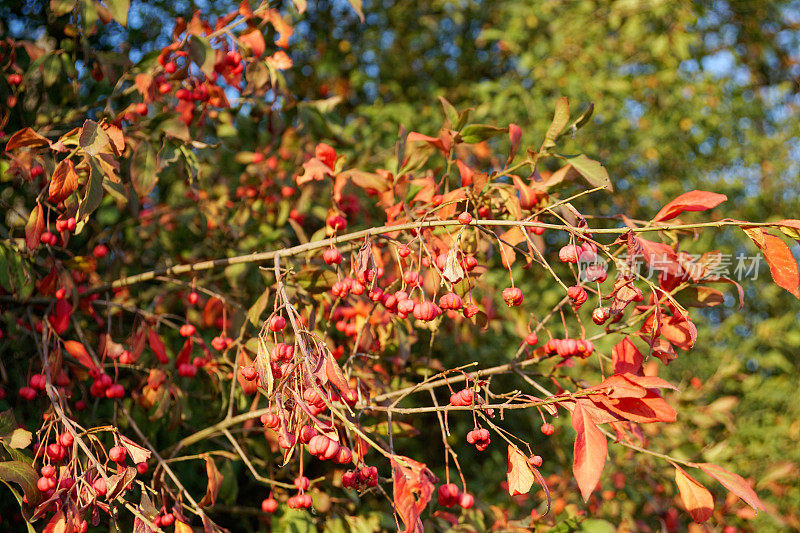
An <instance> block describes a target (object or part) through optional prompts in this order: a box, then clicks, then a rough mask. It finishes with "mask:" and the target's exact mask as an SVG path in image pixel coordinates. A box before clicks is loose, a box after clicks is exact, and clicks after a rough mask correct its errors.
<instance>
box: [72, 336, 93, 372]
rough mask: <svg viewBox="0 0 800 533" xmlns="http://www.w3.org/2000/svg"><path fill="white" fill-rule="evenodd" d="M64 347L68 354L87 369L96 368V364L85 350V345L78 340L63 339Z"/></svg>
mask: <svg viewBox="0 0 800 533" xmlns="http://www.w3.org/2000/svg"><path fill="white" fill-rule="evenodd" d="M64 349H65V350H67V353H68V354H70V355H71V356H72V357H73V358H74V359H75V360H77V361H78V362H79V363H80V364H82V365H83V366H85V367H86V368H88V369H89V370H94V369H95V368H97V366H96V365H95V364H94V361H92V358H91V356H90V355H89V352H88V351H87V350H86V347H85V346H84V345H83V344H81V343H80V342H78V341H64Z"/></svg>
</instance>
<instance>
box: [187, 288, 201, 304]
mask: <svg viewBox="0 0 800 533" xmlns="http://www.w3.org/2000/svg"><path fill="white" fill-rule="evenodd" d="M199 300H200V296H199V295H198V294H197V293H196V292H194V291H192V292H190V293H189V296H187V297H186V301H187V302H189V305H196V304H197V302H198V301H199Z"/></svg>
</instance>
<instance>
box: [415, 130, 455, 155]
mask: <svg viewBox="0 0 800 533" xmlns="http://www.w3.org/2000/svg"><path fill="white" fill-rule="evenodd" d="M413 141H423V142H426V143H428V144H429V145H431V146H433V147H434V148H436V149H437V150H439V151H440V152H442V153H443V154H446V153H447V150H448V148H447V147H445V145H444V141H442V140H441V139H439V138H438V137H430V136H428V135H423V134H422V133H418V132H416V131H412V132H411V133H409V134H408V137H406V142H413Z"/></svg>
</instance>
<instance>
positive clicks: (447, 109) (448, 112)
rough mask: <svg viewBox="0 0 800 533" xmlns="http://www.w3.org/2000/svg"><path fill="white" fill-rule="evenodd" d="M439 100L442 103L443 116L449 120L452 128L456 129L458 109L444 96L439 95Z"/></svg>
mask: <svg viewBox="0 0 800 533" xmlns="http://www.w3.org/2000/svg"><path fill="white" fill-rule="evenodd" d="M439 102H440V103H441V104H442V108H443V109H444V116H445V117H447V120H449V121H450V125H451V126H452V127H453V129H456V126H457V125H458V111H457V110H456V108H455V107H453V104H451V103H450V102H448V101H447V99H446V98H445V97H444V96H440V97H439Z"/></svg>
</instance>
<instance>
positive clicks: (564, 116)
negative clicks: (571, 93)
mask: <svg viewBox="0 0 800 533" xmlns="http://www.w3.org/2000/svg"><path fill="white" fill-rule="evenodd" d="M568 121H569V100H568V99H567V97H566V96H562V97H561V98H559V99H558V101H557V102H556V112H555V115H554V116H553V121H552V122H551V123H550V127H549V128H547V133H546V134H545V136H544V143H542V148H550V147H552V146H555V145H556V138H557V137H558V134H559V133H561V130H563V129H564V127H565V126H566V125H567V122H568Z"/></svg>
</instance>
